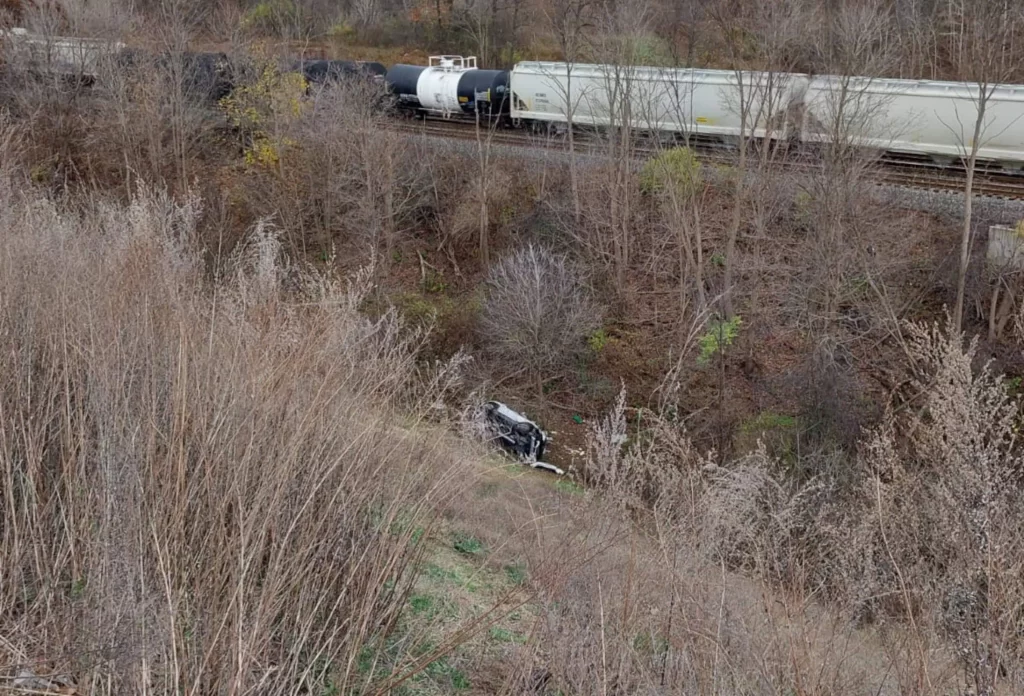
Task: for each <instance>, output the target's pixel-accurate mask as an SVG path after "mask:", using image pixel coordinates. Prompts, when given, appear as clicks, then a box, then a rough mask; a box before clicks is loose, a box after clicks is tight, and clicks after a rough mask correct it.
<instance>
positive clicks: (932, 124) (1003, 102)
mask: <svg viewBox="0 0 1024 696" xmlns="http://www.w3.org/2000/svg"><path fill="white" fill-rule="evenodd" d="M510 83H511V91H512V95H513V98H512V104H511V113H510V116H511V118H512V120H513V123H514V124H520V125H523V126H526V127H530V128H534V129H538V128H541V129H561V128H564V126H565V124H566V122H567V121H568V115H569V112H570V106H571V107H572V109H571V111H572V121H573V124H574V125H575V126H579V127H608V126H615V125H620V124H621V123H622V121H623V119H624V118H626V117H625V116H623V114H628V120H629V122H630V125H632V126H633V127H634V128H638V129H641V130H648V131H659V132H667V133H674V134H678V135H682V136H685V137H686V138H689V139H692V140H698V141H700V140H709V139H710V140H714V141H719V142H724V143H730V142H733V143H734V142H735V141H736V139H737V138H738V137H739V135H740V131H741V128H740V108H739V105H740V94H741V92H740V84H741V83H740V81H739V77H738V76H737V74H736V73H735V72H734V71H731V70H699V69H671V68H645V67H633V68H626V69H621V68H615V67H614V66H606V65H583V64H577V65H574V66H572V70H571V72H569V70H568V66H567V64H566V63H554V62H522V63H519V64H517V65H516V66H515V68H514V69H513V71H512V74H511V78H510ZM742 86H743V90H744V92H743V93H744V94H745V95H746V101H747V103H748V108H747V125H746V128H747V132H748V134H749V133H750V129H751V128H753V129H754V130H753V135H754V136H755V137H757V138H764V137H769V138H773V139H782V138H798V139H799V140H801V141H803V142H808V143H814V142H822V141H826V140H828V139H829V138H830V137H831V136H830V135H829V132H830V131H832V130H833V127H834V125H835V122H836V120H837V118H836V115H837V114H838V113H839V112H840V109H839V106H840V105H842V113H843V118H842V121H843V128H842V131H841V132H843V133H845V134H846V135H844V137H850V138H851V139H852V140H853V141H854V142H855V143H857V144H859V145H862V146H865V147H872V148H876V149H879V150H883V151H887V152H891V153H903V154H906V155H911V156H915V157H923V158H926V159H930V160H933V161H935V162H936V163H939V164H948V163H950V162H952V161H953V160H955V159H957V158H959V157H962V156H963V155H964V153H965V152H966V151H968V150H969V149H970V147H971V142H972V136H973V134H974V126H975V121H976V119H977V114H978V87H977V85H972V84H971V83H955V82H936V81H923V80H922V81H918V80H890V79H869V78H859V77H854V78H837V77H829V76H815V77H812V76H809V75H804V74H797V73H774V74H770V73H753V72H745V73H742ZM990 89H991V90H992V91H991V96H990V98H989V101H988V104H987V107H986V112H985V118H984V126H983V129H982V136H981V138H980V140H981V147H980V149H979V152H978V156H979V158H980V159H982V160H986V161H989V162H992V163H993V164H998V165H1001V166H1002V167H1004V168H1006V169H1010V170H1014V171H1016V170H1019V169H1021V168H1022V167H1024V86H1015V85H999V86H995V87H992V88H990ZM613 105H614V106H616V107H618V108H614V109H613V108H611V107H612V106H613ZM624 106H625V107H626V108H623V107H624ZM613 114H617V115H618V116H617V117H616V116H613Z"/></svg>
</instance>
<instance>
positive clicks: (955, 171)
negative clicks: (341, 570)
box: [393, 119, 1024, 200]
mask: <svg viewBox="0 0 1024 696" xmlns="http://www.w3.org/2000/svg"><path fill="white" fill-rule="evenodd" d="M393 130H395V131H398V132H402V133H410V134H415V135H420V136H425V137H432V138H444V139H449V140H466V141H472V142H487V141H489V142H490V143H491V144H494V145H506V146H513V147H525V148H532V149H541V150H554V151H566V150H567V149H568V142H567V141H566V140H565V139H564V138H560V137H547V136H542V135H535V134H532V133H528V132H526V131H510V130H495V131H486V130H482V129H481V130H480V131H478V130H477V129H476V128H475V127H474V126H473V124H471V123H467V122H465V121H442V120H439V119H436V120H425V121H398V122H396V123H395V124H394V125H393ZM575 144H576V148H577V152H578V153H580V154H582V155H599V154H600V150H599V145H600V143H598V142H597V141H596V140H595V139H594V138H592V137H590V136H587V135H586V134H583V133H581V134H579V135H577V137H576V138H575ZM658 151H659V150H658V148H656V147H650V146H644V145H639V146H637V147H636V153H637V155H638V156H639V157H641V158H646V157H651V156H654V155H656V154H657V153H658ZM694 152H695V153H696V155H697V157H698V159H700V160H701V161H702V162H705V163H709V164H731V163H732V162H733V161H734V159H733V158H732V157H731V156H730V154H729V153H728V152H727V151H726V150H725V149H724V148H721V147H718V148H716V147H713V146H706V145H703V146H702V145H698V146H697V147H695V148H694ZM786 166H789V167H794V168H800V169H810V168H813V167H814V165H812V164H809V163H808V162H792V161H791V162H787V163H786ZM875 173H876V175H877V183H878V184H880V185H891V186H901V187H904V188H913V189H917V190H927V191H941V192H946V193H950V192H952V193H962V192H963V188H964V176H965V172H964V170H963V167H956V166H950V167H948V168H942V169H940V168H938V167H936V166H935V165H934V164H933V163H931V162H929V161H927V160H923V159H912V158H900V157H894V156H886V157H884V158H882V160H881V161H880V166H879V167H878V168H877V170H876V172H875ZM974 195H975V196H982V197H989V198H1002V199H1018V200H1024V173H1021V174H1009V173H1005V172H999V171H985V170H977V171H975V175H974Z"/></svg>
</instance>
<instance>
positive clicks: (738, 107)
mask: <svg viewBox="0 0 1024 696" xmlns="http://www.w3.org/2000/svg"><path fill="white" fill-rule="evenodd" d="M708 12H709V15H710V18H711V20H712V23H713V24H714V25H715V26H717V27H718V28H719V29H720V31H722V33H723V35H724V36H725V37H727V41H726V50H727V55H728V60H729V63H730V65H731V68H732V74H733V84H731V85H730V87H729V89H730V101H731V104H730V105H729V107H730V109H731V110H732V111H733V112H734V114H735V115H736V116H737V118H738V120H739V133H738V135H737V136H736V138H735V144H736V148H737V159H736V171H735V175H734V178H733V188H734V190H733V201H732V214H731V218H730V222H729V227H728V232H727V236H726V247H725V278H724V287H723V289H722V313H723V314H724V315H725V316H726V317H727V318H729V317H732V316H733V314H734V313H735V302H734V299H735V298H734V290H735V287H734V286H735V283H736V280H735V276H736V269H737V266H738V261H739V259H738V252H737V250H736V243H737V240H738V238H739V235H740V231H741V228H742V226H743V215H744V211H745V209H746V208H747V198H748V195H749V184H750V182H749V169H750V168H749V161H748V158H749V156H750V154H751V153H752V152H756V153H757V155H758V159H757V160H756V163H757V170H758V173H759V174H760V175H762V176H763V175H765V174H766V172H767V169H768V166H769V165H770V164H771V163H772V162H773V161H774V155H775V152H776V150H775V148H774V142H775V138H776V136H778V135H781V134H782V133H783V131H784V128H785V126H786V124H787V118H786V115H785V109H786V107H787V106H788V104H787V98H788V92H789V90H790V87H791V78H790V75H789V69H790V67H791V64H792V57H791V53H790V52H789V50H788V49H789V47H790V44H791V42H792V41H793V40H794V39H795V38H796V37H797V33H796V29H797V25H796V23H795V21H794V14H793V13H794V6H793V4H792V3H788V2H784V1H783V0H768V1H767V2H764V3H757V4H755V5H754V6H753V7H749V6H747V5H746V4H745V3H740V2H735V1H733V0H726V1H725V2H721V3H719V4H717V5H715V6H712V7H711V8H709V10H708ZM747 36H756V37H757V38H758V39H759V41H758V42H757V52H756V54H755V55H753V56H751V55H749V50H748V46H746V45H745V42H746V40H747V39H746V37H747ZM755 71H756V72H755ZM758 145H761V147H758Z"/></svg>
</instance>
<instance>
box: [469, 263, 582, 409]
mask: <svg viewBox="0 0 1024 696" xmlns="http://www.w3.org/2000/svg"><path fill="white" fill-rule="evenodd" d="M487 288H488V296H487V299H486V301H485V303H484V309H483V315H482V317H481V330H482V332H483V338H484V340H485V341H486V343H487V345H488V346H489V348H490V351H491V352H492V353H493V354H494V356H495V357H497V358H499V359H501V360H503V361H505V362H506V363H508V365H509V366H510V367H512V368H518V369H525V370H526V371H528V372H529V373H530V375H531V376H532V377H533V379H534V380H535V383H536V385H537V395H538V397H540V396H542V395H543V388H542V386H543V383H544V381H545V380H547V379H549V378H551V376H552V373H554V372H555V371H557V370H558V369H560V368H562V367H564V366H565V365H566V364H567V363H571V361H572V359H573V357H574V356H577V355H579V354H580V353H581V351H582V350H584V349H585V347H586V342H585V341H586V338H587V336H588V335H590V334H591V333H592V332H593V331H594V330H595V329H597V328H598V327H599V326H600V324H601V311H600V309H599V308H598V306H597V305H596V304H595V303H594V301H593V300H592V299H591V296H590V292H589V290H588V289H587V286H586V284H585V282H584V277H583V276H582V274H581V271H580V269H578V268H576V267H574V266H573V264H571V263H570V262H569V260H568V259H567V258H566V257H565V256H560V255H557V254H553V253H552V252H550V251H548V250H547V249H545V248H543V247H537V246H533V245H532V244H531V245H529V246H526V247H524V248H522V249H519V250H518V251H516V252H515V253H513V254H512V255H511V256H509V257H507V258H505V259H503V260H502V261H501V262H500V263H498V264H497V265H496V266H494V267H493V268H492V269H491V273H490V275H489V276H488V279H487Z"/></svg>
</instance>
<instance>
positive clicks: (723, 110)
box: [511, 62, 808, 140]
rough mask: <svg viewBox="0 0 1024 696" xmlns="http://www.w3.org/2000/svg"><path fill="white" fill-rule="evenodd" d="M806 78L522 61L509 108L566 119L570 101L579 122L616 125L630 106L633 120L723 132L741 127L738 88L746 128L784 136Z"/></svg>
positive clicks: (549, 120) (793, 123)
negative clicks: (745, 117)
mask: <svg viewBox="0 0 1024 696" xmlns="http://www.w3.org/2000/svg"><path fill="white" fill-rule="evenodd" d="M807 83H808V78H807V76H806V75H799V74H789V73H756V72H743V73H740V74H739V75H737V74H736V73H735V72H733V71H731V70H698V69H675V68H648V67H630V68H616V67H614V66H607V65H590V64H586V65H584V64H578V65H573V66H572V69H571V72H570V70H569V68H568V66H567V64H566V63H556V62H522V63H519V64H517V65H516V66H515V69H514V70H513V71H512V77H511V87H512V94H513V99H512V114H511V115H512V118H513V119H516V120H518V121H519V122H521V123H526V124H528V125H534V126H536V125H538V124H564V123H566V121H567V118H568V114H569V110H570V106H571V108H572V118H573V123H574V124H577V125H579V126H611V125H617V124H618V123H621V121H622V119H623V116H622V114H623V113H628V114H630V121H631V123H632V125H633V126H634V127H636V128H642V129H644V130H657V131H670V132H674V133H682V134H686V135H688V136H694V137H696V138H701V137H712V138H720V139H725V140H728V139H735V138H736V137H738V136H739V135H740V123H741V122H740V108H739V105H740V103H741V99H740V97H741V95H743V96H744V101H745V103H747V104H748V109H747V114H748V125H747V128H750V127H751V126H753V127H754V128H755V134H756V136H757V137H765V136H769V137H788V136H789V135H790V132H791V130H792V129H793V128H795V127H797V125H798V120H795V119H794V118H792V117H791V115H792V114H793V109H792V107H793V104H794V103H799V102H800V101H801V100H802V97H803V94H804V92H805V91H806V89H807ZM613 95H615V96H614V97H613ZM613 100H614V101H615V102H616V103H615V104H614V106H615V107H616V108H614V109H613V108H610V107H612V106H613V104H612V101H613ZM624 105H628V110H625V111H624V109H623V108H622V107H623V106H624Z"/></svg>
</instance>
